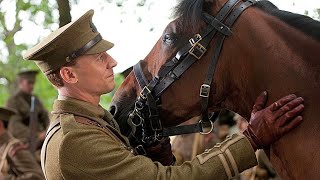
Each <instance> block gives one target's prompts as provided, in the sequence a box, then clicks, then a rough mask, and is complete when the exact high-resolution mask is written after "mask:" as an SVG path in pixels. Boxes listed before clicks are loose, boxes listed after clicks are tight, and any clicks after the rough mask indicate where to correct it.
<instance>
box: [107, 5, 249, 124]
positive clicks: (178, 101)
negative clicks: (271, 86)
mask: <svg viewBox="0 0 320 180" xmlns="http://www.w3.org/2000/svg"><path fill="white" fill-rule="evenodd" d="M230 1H232V0H230ZM230 1H229V2H230ZM234 2H242V3H243V1H234ZM225 3H226V0H219V1H205V0H196V1H194V0H184V1H182V2H181V3H180V4H179V5H178V6H177V7H176V11H175V14H176V16H177V18H176V19H175V20H173V21H172V22H170V23H169V24H168V25H167V27H166V28H165V30H164V31H163V34H162V36H161V37H160V38H159V40H158V41H157V42H156V44H155V45H154V47H153V49H152V50H151V52H150V53H149V54H148V55H147V56H146V58H145V59H144V60H143V61H142V62H141V67H142V68H141V69H142V71H143V73H144V75H145V76H146V78H147V79H148V80H151V79H152V78H153V77H155V76H157V75H159V74H158V73H159V72H161V70H162V69H164V68H165V66H166V65H167V62H168V61H171V60H172V59H173V58H174V57H176V56H177V52H178V51H180V50H181V49H183V48H184V47H185V46H186V45H187V44H190V43H191V42H190V39H191V38H193V37H195V35H196V34H198V33H200V32H203V31H206V30H207V29H206V28H207V27H208V22H207V21H204V20H203V13H204V12H206V13H208V14H210V15H212V16H216V15H217V14H218V11H219V10H220V9H221V8H222V7H223V6H224V5H225ZM235 4H236V5H235V7H236V6H237V7H239V6H240V4H237V3H235ZM230 8H231V7H230ZM239 8H240V7H239ZM218 15H219V14H218ZM217 18H218V17H217ZM224 20H225V19H224ZM221 22H222V21H221ZM233 30H234V31H237V27H236V26H235V28H234V29H233ZM219 33H220V32H217V34H219ZM229 35H230V34H229ZM237 38H239V37H238V36H237V35H236V36H234V35H232V37H229V38H227V40H226V41H225V42H224V45H223V49H228V51H225V50H223V51H221V53H219V54H220V55H219V63H217V65H216V68H215V72H214V74H215V76H214V79H213V84H212V85H211V88H210V93H209V97H210V99H209V110H210V111H215V110H220V109H221V108H223V107H224V106H225V103H226V101H225V100H226V98H227V97H228V98H231V97H232V96H234V98H238V96H237V95H236V94H232V93H230V92H231V91H232V92H235V91H234V90H235V87H233V84H234V83H231V81H233V80H232V77H231V75H230V74H231V72H232V68H230V67H228V66H229V65H230V64H231V66H233V67H234V66H237V65H239V64H237V63H241V62H234V63H230V62H232V59H233V58H235V56H236V54H237V53H236V52H237V51H240V49H239V47H238V44H237V40H235V41H232V40H231V39H237ZM217 39H218V38H217V37H216V35H215V36H214V38H212V39H210V41H209V44H208V46H207V47H206V49H207V51H206V52H205V53H204V55H203V56H202V57H201V58H199V59H198V60H196V62H195V63H193V65H192V66H191V67H190V68H188V70H186V71H185V72H183V74H182V75H181V76H180V77H179V78H178V79H177V80H176V81H174V83H172V85H170V86H169V87H168V88H167V89H166V90H165V91H164V92H163V94H162V95H161V97H160V99H161V107H159V110H160V118H161V119H162V123H163V125H164V126H171V125H177V124H180V123H181V122H183V121H185V120H187V119H190V118H191V117H194V116H197V115H200V114H201V101H200V96H199V94H200V92H199V91H200V87H201V85H202V84H203V83H204V79H205V78H206V77H207V73H208V66H209V64H210V63H211V61H212V60H211V59H212V57H213V55H214V48H215V44H216V42H217ZM231 52H234V53H231ZM237 58H239V57H237ZM182 61H185V60H182ZM209 73H213V72H209ZM240 73H243V74H242V75H245V74H247V73H246V70H245V69H240ZM244 78H245V77H244ZM216 84H218V86H216ZM140 91H141V88H140V87H139V85H138V82H137V81H136V80H135V76H134V73H133V72H131V73H130V74H129V76H128V77H127V78H126V79H125V81H124V82H123V84H122V85H121V86H120V88H119V89H118V91H117V92H116V93H115V95H114V98H113V103H112V106H111V109H110V111H111V113H113V114H114V116H115V118H116V119H117V120H118V122H119V123H120V125H121V126H126V124H127V123H126V121H127V117H128V114H129V111H131V110H132V109H133V108H134V102H135V100H136V98H137V97H138V96H139V94H140ZM124 129H126V128H125V127H124Z"/></svg>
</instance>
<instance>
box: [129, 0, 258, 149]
mask: <svg viewBox="0 0 320 180" xmlns="http://www.w3.org/2000/svg"><path fill="white" fill-rule="evenodd" d="M254 2H255V1H254V0H244V2H243V1H241V0H229V1H228V2H226V3H225V5H224V6H223V7H222V8H221V9H220V11H219V13H218V14H217V16H216V17H213V16H211V15H209V14H207V13H203V15H202V17H203V20H204V21H205V22H206V23H207V24H208V26H207V28H206V29H205V30H204V31H202V32H201V33H200V34H196V35H195V36H194V37H193V38H191V39H190V40H189V43H188V44H187V45H185V46H184V47H183V48H181V49H180V50H179V51H178V52H177V53H176V55H175V56H174V57H173V58H172V59H171V60H170V61H168V62H167V63H165V64H164V65H163V66H162V67H161V69H160V71H159V73H158V76H155V77H154V78H153V79H152V80H150V81H149V82H148V79H147V78H146V77H145V75H144V72H143V69H142V67H141V62H142V61H140V62H139V63H138V64H136V65H135V66H134V67H133V71H134V75H135V78H136V80H137V82H138V84H139V86H140V88H141V89H142V90H141V92H140V96H139V97H138V98H137V101H136V107H135V110H134V111H133V113H131V115H132V117H133V116H135V115H138V116H139V118H140V122H142V123H141V126H142V142H150V143H152V142H154V140H157V139H158V137H159V136H171V135H179V134H186V133H194V132H202V133H204V132H203V125H204V124H207V123H210V124H211V126H213V121H212V120H211V119H212V117H210V118H209V113H208V106H209V95H210V92H211V93H215V86H213V87H211V86H212V85H211V84H212V80H213V77H214V72H215V68H216V64H217V61H218V59H219V55H220V53H221V50H222V47H223V42H224V40H225V38H226V37H227V36H230V35H231V34H232V31H231V29H230V27H231V26H232V25H233V24H234V23H235V21H236V20H237V18H238V17H239V16H240V14H241V13H242V12H243V11H244V10H245V9H247V8H248V7H249V6H251V5H252V4H254ZM238 4H240V5H239V6H238V7H237V5H238ZM224 21H225V23H223V22H224ZM218 32H219V35H218V38H217V41H216V43H215V46H214V54H213V57H212V60H211V63H210V64H209V67H208V72H207V76H206V78H205V80H204V83H203V85H202V86H201V88H200V97H201V98H200V99H201V106H202V108H201V112H202V121H200V122H199V123H197V124H192V125H185V126H176V127H169V128H164V129H163V128H162V126H161V121H160V119H159V117H158V116H159V115H158V107H157V102H159V98H160V97H161V95H162V93H163V92H164V91H165V90H166V89H167V88H168V87H169V86H170V85H171V84H172V83H173V82H175V81H176V80H178V79H179V78H180V77H181V75H182V74H183V73H184V72H185V71H187V70H188V69H189V68H190V67H191V65H192V64H193V63H195V62H196V61H197V60H199V59H201V57H202V56H203V55H204V54H205V53H206V51H207V48H209V46H210V44H211V41H212V39H213V38H214V37H215V35H216V34H217V33H218ZM137 107H139V108H137ZM146 108H147V109H148V114H149V117H148V118H149V119H148V120H149V121H146V118H145V117H144V116H146V115H145V114H144V113H146V110H145V109H146ZM142 116H143V117H142ZM132 117H131V120H132ZM129 125H130V124H129ZM134 125H135V124H134ZM135 126H136V127H137V126H140V125H135ZM211 130H212V127H211ZM211 130H210V131H209V132H211ZM134 131H135V129H134ZM135 132H136V131H135ZM135 132H131V134H130V135H129V136H131V137H134V138H133V140H134V141H137V138H136V136H135ZM204 134H205V133H204ZM150 143H149V144H150ZM147 144H148V143H147Z"/></svg>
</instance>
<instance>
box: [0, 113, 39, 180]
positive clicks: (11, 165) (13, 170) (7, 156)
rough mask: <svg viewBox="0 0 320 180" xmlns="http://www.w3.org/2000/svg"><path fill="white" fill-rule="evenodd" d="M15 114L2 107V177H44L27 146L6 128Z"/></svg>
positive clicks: (0, 173)
mask: <svg viewBox="0 0 320 180" xmlns="http://www.w3.org/2000/svg"><path fill="white" fill-rule="evenodd" d="M14 114H15V112H14V111H13V110H10V109H6V108H0V156H1V159H0V179H8V180H9V179H10V180H14V179H21V180H27V179H30V180H38V179H39V180H40V179H44V176H43V174H42V172H41V168H40V166H39V164H38V163H37V161H36V160H35V158H34V157H33V156H32V154H31V152H30V151H29V150H28V148H27V146H26V145H25V144H23V143H22V142H21V141H19V140H18V139H15V138H14V137H13V136H12V135H11V134H10V133H9V132H7V130H6V129H7V126H8V123H9V119H10V118H11V117H12V116H13V115H14Z"/></svg>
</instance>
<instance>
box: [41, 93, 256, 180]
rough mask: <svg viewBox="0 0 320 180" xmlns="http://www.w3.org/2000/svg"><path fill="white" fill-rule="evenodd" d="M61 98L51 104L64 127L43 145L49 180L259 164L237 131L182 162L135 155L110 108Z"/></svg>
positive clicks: (165, 175)
mask: <svg viewBox="0 0 320 180" xmlns="http://www.w3.org/2000/svg"><path fill="white" fill-rule="evenodd" d="M59 99H61V100H56V101H55V102H54V105H53V115H54V118H52V121H54V119H58V120H60V122H61V124H60V125H61V127H60V128H58V129H55V130H56V132H55V133H54V134H53V135H52V133H49V135H48V136H47V137H46V141H45V143H44V146H43V148H42V168H43V170H44V172H45V174H46V177H47V179H49V180H60V179H72V180H73V179H77V180H81V179H86V180H90V179H117V180H119V179H139V180H140V179H148V180H149V179H151V180H154V179H179V180H181V179H201V180H205V179H216V180H219V179H228V178H231V177H232V176H236V175H237V174H238V173H239V172H242V171H243V170H245V169H248V168H250V167H252V166H254V165H256V164H257V162H256V157H255V153H254V151H253V149H252V147H251V145H250V143H249V141H248V140H247V139H246V138H245V137H244V136H243V135H240V134H235V135H232V136H228V138H227V139H226V140H225V141H224V142H222V143H220V144H217V145H215V147H213V148H212V149H210V150H207V151H206V152H205V153H203V154H201V155H198V156H197V157H196V158H195V159H193V160H192V161H189V162H185V163H184V164H182V165H181V166H163V165H161V164H160V163H158V162H152V161H151V160H150V159H149V158H147V157H144V156H140V155H137V156H136V155H134V154H133V153H132V151H131V148H130V146H129V144H128V140H127V138H126V137H124V136H122V135H121V134H120V132H119V131H118V130H117V127H116V126H112V125H111V124H114V120H113V117H112V115H111V114H110V113H109V112H108V111H105V110H104V109H102V108H101V107H96V106H93V105H91V104H89V103H87V102H83V101H79V100H75V99H71V98H67V97H63V98H59ZM89 119H90V120H89ZM86 121H87V122H86ZM90 122H95V123H90ZM50 132H54V131H50ZM51 135H52V136H51Z"/></svg>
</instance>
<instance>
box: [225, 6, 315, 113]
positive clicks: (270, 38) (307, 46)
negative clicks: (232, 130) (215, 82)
mask: <svg viewBox="0 0 320 180" xmlns="http://www.w3.org/2000/svg"><path fill="white" fill-rule="evenodd" d="M233 30H234V34H235V36H237V37H235V38H230V41H229V42H226V46H227V47H228V46H238V53H234V55H231V56H234V58H232V57H229V59H230V60H231V61H229V62H227V63H228V64H229V67H227V68H230V64H231V67H234V69H233V70H232V71H231V72H229V73H230V74H233V75H230V77H231V78H230V79H229V80H228V81H231V83H229V87H226V88H229V91H230V92H229V93H230V94H231V95H230V96H228V97H226V101H225V102H224V106H225V107H226V108H229V109H232V110H234V111H236V112H238V113H239V114H241V115H243V116H244V117H246V118H248V117H249V116H250V112H251V109H252V105H253V103H254V100H255V98H256V97H257V96H258V95H259V93H260V92H262V91H263V90H268V91H269V95H270V96H269V101H268V102H269V103H270V102H273V101H275V100H276V99H279V98H280V97H282V96H284V95H287V94H289V93H296V94H297V95H299V96H302V97H304V98H305V99H306V100H308V101H309V102H311V103H310V104H314V103H316V102H317V101H319V100H320V96H319V95H318V93H317V92H316V91H317V90H319V88H320V63H319V61H318V59H319V57H317V55H318V56H319V52H317V51H318V50H319V49H320V43H319V42H316V41H314V40H312V39H311V38H310V37H308V36H306V35H304V34H303V33H302V32H300V31H298V30H295V29H293V27H290V26H288V25H287V24H285V23H284V22H282V21H280V20H278V19H277V18H275V17H272V16H269V15H267V14H264V13H263V12H260V11H259V10H256V9H255V10H252V11H250V12H248V13H247V14H245V15H244V17H242V18H240V19H239V22H238V24H237V26H235V27H234V29H233ZM235 39H237V40H235ZM232 43H233V44H232ZM227 44H228V45H227ZM239 57H240V58H239ZM236 59H237V60H236ZM238 59H241V60H240V61H238ZM222 66H223V65H222ZM223 69H225V68H223ZM238 76H241V77H240V78H239V77H238ZM225 84H226V83H225ZM230 84H231V86H230Z"/></svg>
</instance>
